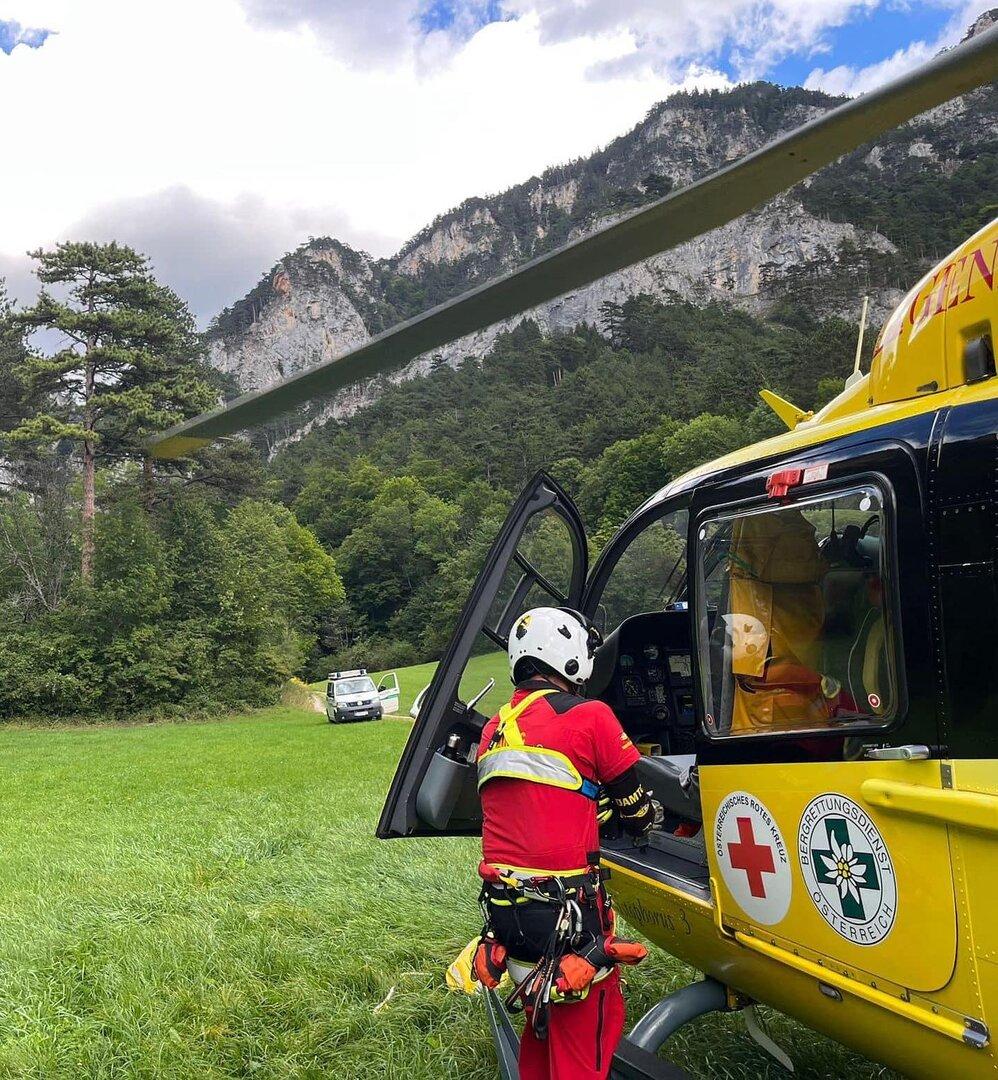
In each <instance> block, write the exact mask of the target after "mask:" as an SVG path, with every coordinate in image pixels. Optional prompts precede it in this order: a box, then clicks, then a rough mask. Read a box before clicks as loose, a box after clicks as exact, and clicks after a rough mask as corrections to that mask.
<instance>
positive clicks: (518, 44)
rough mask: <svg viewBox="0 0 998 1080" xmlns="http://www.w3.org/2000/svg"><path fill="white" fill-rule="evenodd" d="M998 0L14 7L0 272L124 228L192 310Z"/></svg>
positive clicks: (381, 241) (845, 89)
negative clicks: (300, 253)
mask: <svg viewBox="0 0 998 1080" xmlns="http://www.w3.org/2000/svg"><path fill="white" fill-rule="evenodd" d="M987 6H988V4H987V2H986V0H973V2H971V3H968V2H967V0H712V2H711V3H704V2H703V0H668V2H666V0H365V2H364V3H358V2H357V0H170V2H169V3H165V2H163V0H138V2H137V0H87V2H86V3H81V2H80V0H0V100H3V101H4V102H5V104H6V109H7V117H8V119H7V123H6V139H5V142H6V145H7V157H6V160H7V164H6V166H4V167H3V170H2V173H0V277H4V278H5V279H6V281H7V287H8V291H9V292H10V293H11V295H13V296H14V297H15V298H16V299H17V300H18V301H20V302H22V303H25V302H29V301H30V300H31V298H32V297H33V295H34V293H35V289H36V282H35V280H34V278H33V276H32V274H31V267H32V265H33V264H32V261H31V259H30V258H29V257H28V255H27V252H28V251H29V250H33V249H36V248H38V247H46V246H50V245H52V244H54V243H56V242H58V241H60V240H66V239H91V240H109V239H112V238H113V239H117V240H120V241H122V242H125V243H128V244H131V245H132V246H134V247H136V248H137V249H138V250H140V251H142V252H144V253H145V254H147V255H149V257H150V258H151V260H152V263H153V266H154V268H155V271H156V273H157V275H158V276H159V277H160V279H161V280H163V281H165V282H166V283H167V284H169V285H171V286H172V287H173V288H174V289H176V290H177V292H178V293H180V295H181V296H183V297H184V299H185V300H186V301H187V302H188V303H189V304H190V306H191V308H192V310H193V311H194V312H195V314H196V315H197V316H198V319H199V320H200V322H201V323H202V325H204V324H205V323H206V322H207V320H208V319H209V318H210V317H211V316H212V315H214V314H216V313H217V312H218V311H219V310H221V308H223V307H224V306H226V305H227V304H230V303H232V302H233V301H234V300H237V299H238V298H239V297H240V296H242V295H243V294H244V293H245V292H246V291H247V290H248V289H249V288H251V287H252V286H253V285H254V284H255V283H256V281H257V280H258V279H259V278H260V277H261V275H262V274H263V273H264V272H265V271H266V270H267V269H268V268H269V267H270V266H272V265H273V263H274V262H275V261H276V260H277V259H279V258H280V257H281V255H283V254H284V253H285V252H287V251H289V250H291V249H293V248H294V247H296V246H297V245H298V244H300V243H301V242H303V241H304V240H306V239H307V238H308V237H309V236H325V235H329V236H335V237H337V238H339V239H341V240H343V241H345V242H346V243H348V244H350V245H352V246H354V247H356V248H361V249H363V250H366V251H369V252H371V253H372V254H373V255H376V256H385V255H390V254H392V253H393V252H394V251H396V250H397V249H398V248H399V246H400V245H401V244H402V243H403V242H404V241H405V240H406V239H407V238H408V237H409V236H411V235H412V234H413V233H414V232H416V231H417V230H418V229H420V228H421V227H422V226H423V225H425V224H427V223H428V222H430V221H431V220H432V219H433V218H434V217H435V216H436V215H437V214H438V213H442V212H444V211H446V210H448V209H450V208H451V207H453V206H456V205H457V204H458V203H460V202H461V200H463V199H465V198H467V197H469V196H472V195H485V194H489V193H493V192H497V191H501V190H503V189H504V188H507V187H509V186H510V185H512V184H515V183H518V182H520V181H522V180H525V179H527V178H529V177H530V176H532V175H534V174H536V173H539V172H541V171H542V170H543V169H544V168H546V167H547V166H549V165H554V164H558V163H560V162H564V161H568V160H571V159H572V158H575V157H579V156H582V155H586V154H589V153H591V152H592V151H593V150H595V149H597V148H598V147H600V146H602V145H605V144H606V143H607V142H609V141H610V140H611V139H612V138H614V137H615V136H617V135H619V134H622V133H623V132H625V131H627V130H628V129H630V128H631V127H633V125H634V124H636V123H637V122H638V121H640V120H641V118H642V117H643V116H644V114H645V113H646V112H647V110H648V109H649V108H650V107H651V106H652V105H653V104H654V103H655V102H657V101H660V100H661V99H663V98H665V97H667V96H668V95H669V94H670V93H672V92H674V91H675V90H677V89H681V88H692V87H704V88H710V87H717V88H725V87H728V86H731V85H735V84H737V83H738V82H740V81H746V80H750V79H759V78H766V79H771V80H773V81H776V82H781V83H784V84H787V85H790V84H801V85H806V86H808V87H811V88H815V89H824V90H827V91H829V92H832V93H836V94H856V93H862V92H863V91H865V90H869V89H871V88H872V87H874V86H877V85H879V84H880V83H881V82H884V81H886V80H888V79H890V78H892V77H894V76H895V75H897V74H900V73H901V72H903V71H904V70H907V69H908V68H910V67H912V66H914V65H916V64H918V63H920V62H922V61H923V60H925V59H927V58H929V57H930V56H932V55H933V54H934V53H936V52H938V51H939V49H940V48H943V47H945V46H947V45H952V44H954V43H955V42H957V41H959V39H960V38H961V37H962V36H963V34H964V32H965V30H966V28H967V26H968V25H969V24H970V23H972V22H973V21H974V19H975V18H976V16H977V15H978V14H980V12H981V11H982V10H984V9H985V8H986V7H987Z"/></svg>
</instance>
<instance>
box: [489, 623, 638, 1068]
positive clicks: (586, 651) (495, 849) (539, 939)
mask: <svg viewBox="0 0 998 1080" xmlns="http://www.w3.org/2000/svg"><path fill="white" fill-rule="evenodd" d="M599 644H600V639H599V634H598V632H597V631H596V630H595V629H593V628H590V627H589V626H587V624H586V621H585V619H584V618H583V616H581V615H580V614H579V613H578V612H575V611H571V610H569V609H567V608H535V609H534V610H532V611H528V612H527V613H526V614H524V615H521V616H520V618H519V619H517V620H516V622H515V624H514V626H513V628H512V630H511V632H510V638H509V670H510V677H511V679H512V681H513V683H514V684H515V686H516V691H515V693H514V694H513V697H512V700H511V701H510V703H509V704H508V705H505V706H503V708H502V709H501V710H500V712H499V714H498V715H497V716H495V717H493V718H492V719H491V720H490V721H489V722H488V724H486V726H485V728H484V730H483V732H482V738H481V742H480V746H479V752H478V784H479V789H480V792H481V798H482V813H483V826H482V853H483V859H482V863H481V866H480V868H479V872H480V874H481V876H482V878H483V882H484V884H483V887H482V894H481V898H480V899H481V905H482V910H483V914H484V919H485V927H484V929H483V933H482V941H481V944H480V945H479V947H478V950H477V952H476V954H475V961H474V971H475V976H476V978H478V979H479V980H480V981H481V982H482V983H483V984H485V985H486V986H489V987H490V988H495V987H496V986H498V984H499V980H500V978H501V977H502V974H503V972H504V971H507V970H508V972H509V974H510V977H511V980H512V984H513V986H514V989H513V992H512V994H511V995H510V996H509V998H508V999H507V1006H508V1007H509V1008H510V1010H511V1011H517V1010H519V1009H521V1008H522V1009H524V1010H525V1011H526V1024H525V1027H524V1031H523V1037H522V1039H521V1042H520V1076H521V1078H522V1080H604V1078H605V1077H607V1076H608V1075H609V1071H610V1066H611V1061H612V1058H613V1054H614V1050H615V1049H616V1046H617V1043H618V1042H619V1041H620V1038H621V1035H622V1034H623V1030H624V999H623V995H622V993H621V989H620V977H619V975H618V973H617V965H618V964H620V963H627V964H634V963H638V962H639V961H640V960H642V959H644V957H645V956H646V955H647V950H646V949H645V948H644V946H643V945H640V944H638V943H637V942H633V941H625V940H623V939H620V938H617V937H616V936H615V920H614V912H613V908H612V904H611V902H610V899H609V896H608V895H607V892H606V889H605V887H604V884H603V873H602V871H601V870H600V865H599V823H598V821H597V814H598V810H599V809H601V808H602V807H603V806H605V805H606V804H607V803H608V804H609V806H610V807H612V808H613V809H614V810H615V811H616V815H617V816H618V818H619V821H620V824H621V826H622V828H623V829H625V830H626V831H627V832H628V833H630V834H631V835H632V836H634V837H638V838H640V837H643V836H644V835H645V834H646V833H647V832H648V830H649V829H650V828H651V826H652V821H653V818H654V814H653V809H652V804H651V800H650V798H649V797H648V795H647V793H646V792H645V791H644V790H643V788H642V786H641V783H640V781H639V779H638V776H637V772H636V770H635V768H634V766H635V762H637V761H638V759H639V756H640V755H639V754H638V751H637V750H636V749H635V747H634V745H633V744H632V742H631V740H630V739H629V738H628V737H627V735H626V734H625V732H624V731H623V729H622V728H621V726H620V722H619V721H618V720H617V718H616V716H615V715H614V714H613V711H612V710H611V709H610V708H609V706H607V705H605V704H604V703H603V702H601V701H589V700H586V699H585V698H583V697H581V696H579V695H580V692H581V691H582V690H583V689H584V686H585V683H586V680H587V679H588V678H589V676H590V675H591V673H592V668H593V656H594V653H595V650H596V648H597V647H598V645H599ZM601 793H603V794H602V795H601ZM601 797H602V798H603V799H604V802H603V803H601V802H600V799H601ZM600 817H601V818H603V817H605V815H604V814H600Z"/></svg>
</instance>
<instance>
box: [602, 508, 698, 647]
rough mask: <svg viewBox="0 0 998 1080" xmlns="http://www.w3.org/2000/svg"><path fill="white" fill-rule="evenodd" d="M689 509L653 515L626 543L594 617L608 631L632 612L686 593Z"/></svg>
mask: <svg viewBox="0 0 998 1080" xmlns="http://www.w3.org/2000/svg"><path fill="white" fill-rule="evenodd" d="M688 521H689V513H688V511H686V510H685V509H683V510H673V511H672V512H670V513H668V514H663V515H662V517H659V518H656V519H655V520H654V521H653V522H652V523H651V524H650V525H647V526H645V528H644V529H642V531H641V532H639V533H638V534H637V536H635V537H634V539H633V540H631V542H630V543H629V544H628V545H627V547H626V548H625V549H624V551H623V553H622V554H621V556H620V558H619V559H618V560H617V562H616V564H615V565H614V567H613V569H612V570H611V571H610V576H609V577H608V578H607V580H606V584H605V585H604V587H603V592H602V594H601V595H600V603H599V607H598V608H597V610H596V613H595V617H596V621H597V623H598V624H599V625H600V629H601V630H602V631H603V632H604V633H609V631H611V630H613V629H614V628H615V627H617V626H619V625H620V624H621V623H622V622H623V621H624V620H625V619H628V618H630V617H631V616H632V615H638V614H642V613H644V612H648V611H663V610H664V609H665V608H666V607H667V606H668V605H669V604H670V603H675V602H676V601H677V600H683V599H685V597H686V530H687V523H688Z"/></svg>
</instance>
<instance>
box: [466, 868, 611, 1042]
mask: <svg viewBox="0 0 998 1080" xmlns="http://www.w3.org/2000/svg"><path fill="white" fill-rule="evenodd" d="M478 872H479V874H480V875H481V877H482V890H481V893H480V894H479V906H480V907H481V910H482V917H483V922H484V925H483V929H482V942H483V945H484V947H485V948H490V947H491V946H492V945H494V944H496V943H498V942H499V941H500V938H499V937H497V935H496V929H495V922H496V919H497V917H498V915H499V913H502V915H503V916H504V918H503V921H504V922H505V924H506V926H507V927H510V926H512V927H514V928H516V930H517V931H519V937H520V941H521V943H522V942H523V941H524V940H526V937H527V936H528V935H526V934H524V933H523V931H522V929H521V916H522V915H524V914H525V912H526V908H527V905H537V904H543V905H544V909H542V910H543V912H544V918H543V920H542V921H543V922H544V923H546V927H545V929H546V934H545V935H543V936H544V939H545V940H544V943H543V946H542V947H541V948H540V949H539V950H537V951H539V952H540V956H539V957H537V958H536V959H535V958H533V957H529V958H518V957H515V956H513V955H507V956H506V957H505V966H506V969H507V970H508V972H509V974H510V977H511V978H512V980H513V984H514V985H513V991H512V993H510V994H509V996H508V997H507V999H506V1008H507V1009H508V1011H509V1012H511V1013H517V1012H522V1011H523V1010H524V1009H525V1008H529V1009H530V1010H531V1024H532V1026H533V1029H534V1032H535V1034H536V1035H537V1036H538V1038H541V1039H543V1038H545V1037H546V1035H547V1021H548V1009H549V1007H550V1006H551V1005H557V1004H561V1003H566V1002H572V1001H581V1000H583V999H584V998H585V997H586V996H587V995H588V993H589V990H590V987H591V986H592V985H593V984H594V983H598V982H600V981H602V980H603V979H605V978H606V977H607V976H608V975H609V974H610V973H611V972H612V970H613V965H612V962H611V963H607V964H605V965H603V966H600V967H596V965H593V966H594V974H593V977H592V979H591V980H590V981H589V982H588V983H587V985H585V986H584V987H583V988H581V989H579V990H566V989H561V988H559V986H558V981H559V978H560V977H561V976H562V970H561V961H562V960H563V959H564V958H565V957H567V956H569V955H571V954H577V955H584V954H591V955H596V952H595V951H594V950H595V948H596V947H597V946H599V945H601V944H602V942H603V941H604V940H606V938H607V937H608V936H612V934H613V930H614V924H615V918H614V913H613V906H612V903H611V901H610V898H609V896H608V895H607V892H606V889H605V888H604V887H603V882H604V881H605V880H606V878H607V877H608V876H609V873H608V871H605V870H603V869H601V868H600V866H599V854H598V852H594V853H593V857H592V860H591V864H590V865H589V866H587V867H585V868H583V869H581V870H577V871H567V872H559V873H551V872H545V871H533V870H530V869H525V868H515V867H500V866H493V865H491V864H489V863H486V862H484V861H483V862H482V863H481V864H480V865H479V868H478ZM537 910H538V909H537V908H536V907H534V908H532V911H533V912H534V913H537ZM504 936H505V935H504ZM503 944H505V943H503ZM599 955H600V956H602V957H603V959H607V958H606V955H605V953H602V951H599ZM563 981H564V980H563Z"/></svg>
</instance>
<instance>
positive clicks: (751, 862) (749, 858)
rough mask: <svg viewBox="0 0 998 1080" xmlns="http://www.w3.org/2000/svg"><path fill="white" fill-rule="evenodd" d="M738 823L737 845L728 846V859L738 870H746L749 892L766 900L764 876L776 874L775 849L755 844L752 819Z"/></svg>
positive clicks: (741, 818)
mask: <svg viewBox="0 0 998 1080" xmlns="http://www.w3.org/2000/svg"><path fill="white" fill-rule="evenodd" d="M736 820H737V822H738V840H739V843H737V844H728V857H729V858H730V859H731V865H732V866H733V867H734V868H735V869H736V870H744V871H745V876H746V877H747V878H748V887H749V892H750V893H751V894H752V895H753V896H756V897H758V898H759V899H760V900H765V899H766V886H765V882H764V880H763V876H762V875H763V874H775V873H776V863H775V862H774V861H773V849H772V848H771V847H768V846H767V845H765V844H757V843H756V842H755V833H754V832H753V830H752V819H751V818H747V817H740V818H737V819H736Z"/></svg>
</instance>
